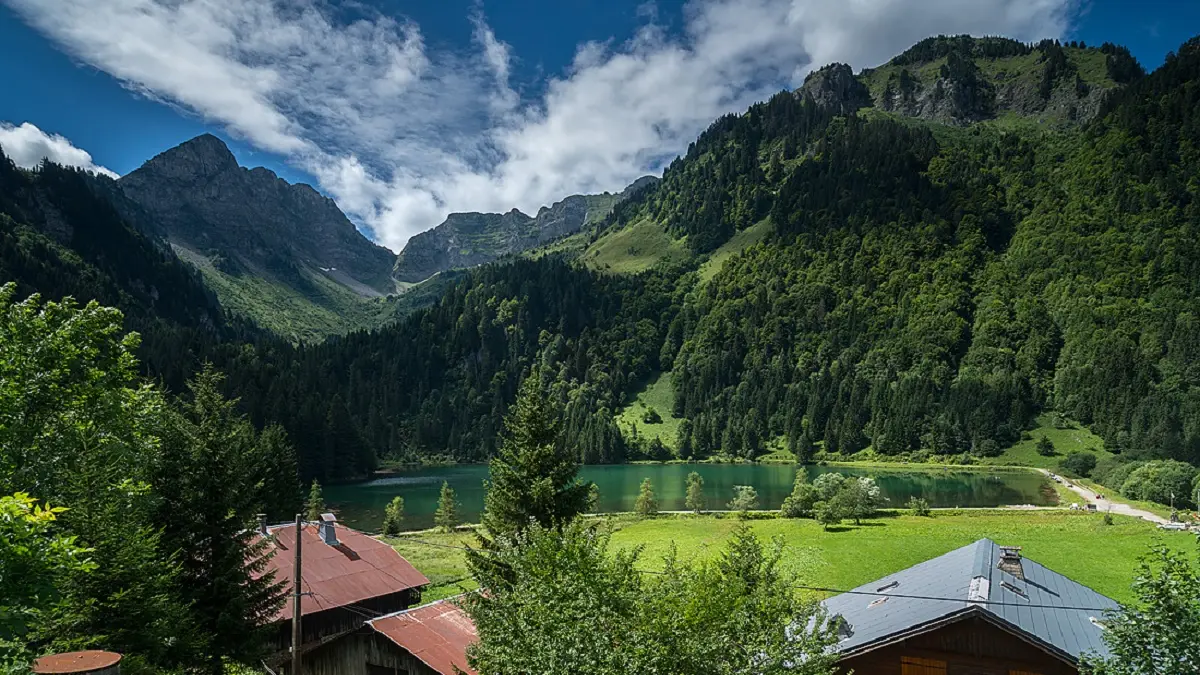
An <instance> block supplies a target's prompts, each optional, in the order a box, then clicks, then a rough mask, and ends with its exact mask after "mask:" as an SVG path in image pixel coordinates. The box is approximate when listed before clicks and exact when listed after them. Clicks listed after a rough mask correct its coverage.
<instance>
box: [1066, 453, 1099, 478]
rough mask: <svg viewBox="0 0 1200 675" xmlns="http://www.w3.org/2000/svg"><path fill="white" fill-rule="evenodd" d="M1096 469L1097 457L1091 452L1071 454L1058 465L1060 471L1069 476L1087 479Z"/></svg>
mask: <svg viewBox="0 0 1200 675" xmlns="http://www.w3.org/2000/svg"><path fill="white" fill-rule="evenodd" d="M1095 468H1096V455H1094V454H1092V453H1090V452H1071V453H1067V456H1066V457H1064V458H1063V459H1062V461H1060V462H1059V463H1058V470H1059V471H1061V472H1062V473H1065V474H1067V475H1069V476H1078V477H1080V478H1087V477H1088V476H1090V475H1092V471H1093V470H1095Z"/></svg>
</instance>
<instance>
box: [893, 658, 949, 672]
mask: <svg viewBox="0 0 1200 675" xmlns="http://www.w3.org/2000/svg"><path fill="white" fill-rule="evenodd" d="M900 675H946V662H945V661H938V660H937V659H920V658H917V657H915V656H901V657H900Z"/></svg>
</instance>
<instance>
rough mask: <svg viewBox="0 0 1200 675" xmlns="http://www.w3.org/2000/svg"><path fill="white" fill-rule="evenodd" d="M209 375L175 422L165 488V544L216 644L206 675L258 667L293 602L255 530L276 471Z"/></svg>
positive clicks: (161, 485)
mask: <svg viewBox="0 0 1200 675" xmlns="http://www.w3.org/2000/svg"><path fill="white" fill-rule="evenodd" d="M221 380H222V376H221V375H219V374H218V373H217V372H216V371H214V370H212V369H211V368H206V369H205V370H204V371H202V372H201V373H200V374H199V375H197V377H196V379H195V380H193V381H192V382H190V383H189V385H188V389H189V393H190V397H189V400H187V401H186V402H184V403H183V404H182V405H181V406H180V408H181V410H180V411H179V412H178V413H176V414H174V415H172V416H171V417H172V419H171V421H170V423H169V426H168V429H167V432H166V434H165V438H164V439H163V446H164V449H163V450H164V451H163V453H162V455H163V462H162V466H161V467H160V469H159V476H158V477H157V481H156V487H158V489H160V490H161V491H162V494H163V504H162V507H161V514H160V522H161V524H162V528H163V538H164V541H165V542H167V543H169V544H170V546H171V548H172V550H176V551H182V552H184V555H182V556H181V558H180V561H181V576H182V578H181V580H180V581H181V583H180V587H181V592H182V594H183V595H184V597H185V598H187V599H188V600H189V601H190V604H191V611H192V614H193V615H194V616H195V620H196V623H197V629H198V631H199V632H200V634H201V635H202V636H203V637H204V638H205V639H206V642H207V648H206V650H205V652H206V655H207V657H208V663H207V667H206V669H207V670H208V671H209V672H211V673H213V675H220V674H221V673H223V672H224V667H225V663H224V662H225V660H226V659H228V660H232V661H234V662H237V663H245V664H250V663H256V662H257V660H258V659H259V658H260V657H261V656H262V655H263V654H264V653H265V651H266V649H267V642H266V637H267V635H268V633H269V629H267V628H266V622H267V620H268V619H269V618H270V617H271V615H272V614H274V612H275V611H276V610H277V609H278V608H279V607H280V606H281V605H282V604H283V599H284V595H283V593H284V592H283V584H282V582H281V580H276V579H274V578H273V576H271V575H267V576H260V575H261V573H262V572H263V571H264V570H265V569H266V565H267V558H266V555H265V554H266V542H265V541H264V540H263V539H262V538H260V537H258V535H257V533H256V532H255V530H254V529H253V528H252V527H249V526H250V524H251V523H252V522H253V521H254V518H255V514H256V513H258V512H259V511H260V510H261V508H262V501H261V497H260V493H259V486H260V485H261V484H262V482H263V479H264V476H265V475H266V474H267V473H268V471H269V470H270V467H267V466H264V465H262V464H261V462H260V461H259V460H260V457H259V455H258V453H257V452H256V444H257V443H256V438H255V432H254V427H253V426H252V425H251V424H250V422H249V420H247V419H246V418H245V417H243V416H242V415H240V414H238V412H237V411H236V409H235V406H236V404H237V402H236V401H231V400H228V399H226V398H224V397H223V396H222V395H221V393H220V384H221Z"/></svg>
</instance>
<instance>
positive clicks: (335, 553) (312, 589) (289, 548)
mask: <svg viewBox="0 0 1200 675" xmlns="http://www.w3.org/2000/svg"><path fill="white" fill-rule="evenodd" d="M336 531H337V539H338V544H337V546H330V545H329V544H326V543H325V542H324V541H323V540H322V539H321V536H320V535H319V534H318V533H317V525H316V524H315V523H313V524H308V525H305V526H303V527H302V528H301V533H302V534H301V536H302V537H303V539H302V541H301V544H302V545H301V549H300V555H301V556H302V558H303V560H302V562H301V573H302V574H301V577H302V578H301V584H300V585H301V591H302V592H305V593H309V595H305V596H303V597H301V598H300V613H301V615H307V614H313V613H314V612H322V611H325V610H327V609H333V608H334V607H343V606H346V605H352V604H354V603H357V602H362V601H363V600H367V599H369V598H375V597H379V596H382V595H389V594H391V593H397V592H399V591H403V590H407V589H409V588H416V587H418V586H425V585H427V584H428V583H429V579H426V578H425V575H424V574H421V573H420V572H418V571H417V569H416V568H415V567H413V566H412V564H410V563H409V562H408V561H407V560H405V559H404V558H403V557H401V555H400V554H399V553H397V552H396V549H394V548H392V547H391V546H388V545H387V544H385V543H383V542H382V541H379V540H378V539H375V538H374V537H370V536H368V535H365V534H363V533H362V532H359V531H357V530H352V529H350V528H348V527H342V526H338V527H337V530H336ZM269 532H270V534H271V536H272V537H273V539H274V543H273V545H272V546H271V548H272V549H273V550H272V555H271V557H270V559H269V561H268V563H267V570H265V571H264V573H266V571H271V570H273V571H274V572H275V580H276V581H282V582H284V583H285V585H286V587H287V592H288V596H287V602H286V603H285V604H284V606H283V608H281V609H280V610H279V612H277V613H276V614H275V616H274V617H272V619H271V620H272V621H283V620H286V619H290V618H291V617H292V598H293V596H292V569H293V567H294V564H293V563H294V561H295V553H294V551H295V548H294V546H295V543H296V526H295V525H279V526H273V527H271V528H270V529H269Z"/></svg>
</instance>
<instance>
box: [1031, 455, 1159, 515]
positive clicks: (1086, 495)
mask: <svg viewBox="0 0 1200 675" xmlns="http://www.w3.org/2000/svg"><path fill="white" fill-rule="evenodd" d="M1038 471H1040V472H1042V473H1044V474H1046V476H1050V475H1051V474H1050V472H1049V471H1047V470H1045V469H1038ZM1059 479H1061V480H1062V484H1063V485H1065V486H1066V487H1067V488H1068V489H1069V490H1071V491H1072V492H1074V493H1076V494H1078V495H1079V496H1080V497H1083V499H1084V500H1085V501H1086V502H1087V503H1088V504H1095V505H1096V510H1097V511H1111V512H1112V513H1118V514H1121V515H1123V516H1133V517H1134V518H1141V519H1143V520H1149V521H1150V522H1152V523H1158V524H1160V525H1162V524H1165V523H1169V522H1170V521H1169V520H1167V519H1166V518H1163V517H1162V516H1156V515H1154V514H1153V513H1150V512H1149V511H1143V510H1142V509H1137V508H1134V507H1132V506H1130V505H1129V504H1125V503H1123V502H1119V501H1113V500H1111V499H1107V498H1104V499H1102V498H1100V496H1099V495H1098V494H1096V492H1095V491H1094V490H1089V489H1088V488H1085V487H1083V486H1082V485H1078V484H1076V483H1075V482H1073V481H1071V480H1070V479H1068V478H1063V477H1062V476H1059ZM1051 480H1053V479H1051Z"/></svg>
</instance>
